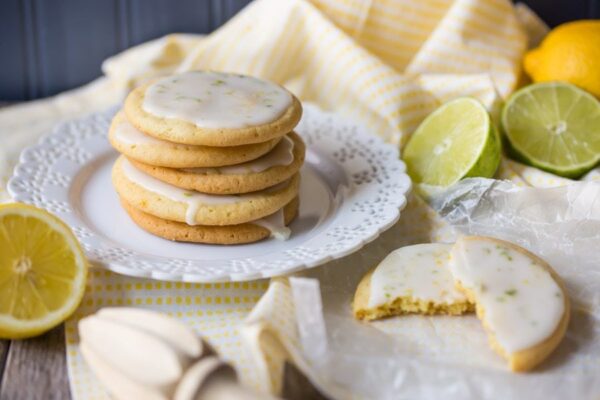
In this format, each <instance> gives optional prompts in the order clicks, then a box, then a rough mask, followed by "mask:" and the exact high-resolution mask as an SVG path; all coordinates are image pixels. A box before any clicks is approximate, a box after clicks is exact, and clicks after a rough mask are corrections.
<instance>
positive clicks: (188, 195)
mask: <svg viewBox="0 0 600 400" xmlns="http://www.w3.org/2000/svg"><path fill="white" fill-rule="evenodd" d="M183 195H184V196H185V197H192V196H193V195H194V194H193V193H190V192H183Z"/></svg>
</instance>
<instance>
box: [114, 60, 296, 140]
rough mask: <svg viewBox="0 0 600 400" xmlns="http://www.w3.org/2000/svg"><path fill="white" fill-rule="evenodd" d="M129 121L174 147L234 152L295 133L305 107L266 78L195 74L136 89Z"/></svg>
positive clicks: (130, 100)
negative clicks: (178, 145) (250, 145)
mask: <svg viewBox="0 0 600 400" xmlns="http://www.w3.org/2000/svg"><path fill="white" fill-rule="evenodd" d="M124 110H125V113H126V114H127V119H128V120H129V122H131V123H132V124H133V125H134V126H135V127H136V128H138V129H139V130H140V131H142V132H144V133H146V134H148V135H150V136H153V137H156V138H158V139H163V140H167V141H170V142H175V143H183V144H191V145H202V146H214V147H229V146H239V145H245V144H252V143H261V142H266V141H269V140H272V139H274V138H280V137H282V136H283V135H285V134H287V133H289V132H291V131H292V129H293V128H294V127H295V126H296V125H297V123H298V121H299V120H300V117H301V115H302V106H301V105H300V102H299V101H298V99H296V97H294V95H292V94H291V93H290V92H288V91H287V90H286V89H285V88H283V87H281V86H279V85H277V84H275V83H272V82H268V81H264V80H262V79H258V78H254V77H250V76H245V75H238V74H228V73H222V72H208V71H190V72H184V73H181V74H177V75H172V76H168V77H165V78H161V79H159V80H157V81H155V82H152V83H149V84H146V85H144V86H141V87H139V88H137V89H135V90H133V91H132V92H131V93H130V94H129V95H128V96H127V99H126V100H125V105H124Z"/></svg>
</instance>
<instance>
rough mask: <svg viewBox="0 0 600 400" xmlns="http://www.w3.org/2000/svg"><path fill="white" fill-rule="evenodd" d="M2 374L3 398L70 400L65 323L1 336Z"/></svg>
mask: <svg viewBox="0 0 600 400" xmlns="http://www.w3.org/2000/svg"><path fill="white" fill-rule="evenodd" d="M10 104H14V103H7V102H0V108H2V107H6V106H8V105H10ZM0 374H1V375H2V381H1V383H0V400H21V399H23V400H25V399H26V400H37V399H40V400H42V399H43V400H54V399H57V400H58V399H60V400H70V399H71V392H70V391H69V377H68V375H67V359H66V352H65V328H64V325H62V324H61V325H60V326H58V327H56V328H54V329H53V330H51V331H50V332H48V333H46V334H44V335H42V336H38V337H36V338H33V339H23V340H0Z"/></svg>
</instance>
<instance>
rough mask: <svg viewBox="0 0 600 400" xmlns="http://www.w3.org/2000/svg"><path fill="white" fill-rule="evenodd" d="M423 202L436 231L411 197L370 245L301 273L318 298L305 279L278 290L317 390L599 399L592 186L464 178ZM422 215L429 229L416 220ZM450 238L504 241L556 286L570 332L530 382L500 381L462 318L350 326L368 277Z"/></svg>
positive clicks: (599, 286)
mask: <svg viewBox="0 0 600 400" xmlns="http://www.w3.org/2000/svg"><path fill="white" fill-rule="evenodd" d="M428 203H429V205H430V206H431V207H432V208H433V209H434V210H436V211H438V213H439V215H440V216H441V218H443V219H444V221H440V220H439V217H437V216H435V215H432V214H434V213H433V211H432V210H431V209H429V210H428V209H427V206H426V205H425V204H424V203H423V202H422V201H421V200H420V199H419V198H417V197H415V196H413V197H412V198H411V199H410V202H409V206H408V208H407V209H406V210H405V211H404V213H403V216H402V217H401V220H400V221H399V223H398V224H396V225H395V226H394V227H393V228H392V229H390V230H389V231H387V232H386V233H384V234H383V235H382V237H381V238H379V239H378V240H376V241H374V242H373V243H371V244H369V245H367V246H366V247H365V248H364V249H363V250H361V251H359V252H358V253H356V254H354V255H351V256H349V257H346V258H344V259H341V260H338V261H334V262H333V263H330V264H328V265H327V267H326V268H318V269H316V270H313V271H310V272H308V273H306V274H305V278H316V279H318V280H319V282H320V289H321V290H320V292H321V296H319V293H318V286H317V285H316V284H314V283H315V282H316V280H312V279H311V280H309V281H307V280H306V279H305V278H299V279H294V278H292V279H290V281H291V282H290V287H291V290H292V292H293V298H294V303H295V308H296V311H295V316H296V321H297V323H298V335H299V340H298V344H297V346H298V347H299V348H300V353H301V357H303V358H304V361H305V362H306V363H307V365H308V366H309V367H307V369H308V373H309V375H311V376H312V377H313V379H314V380H315V381H317V382H318V384H319V386H320V387H321V388H322V390H323V391H324V392H326V393H328V394H329V395H331V396H333V397H335V398H350V397H355V398H369V399H492V398H493V399H575V398H576V399H591V398H594V399H597V398H599V397H600V183H596V182H577V183H573V184H570V185H567V186H562V187H555V188H532V187H518V186H517V185H515V184H514V183H512V182H509V181H498V180H491V179H469V180H465V181H462V182H460V183H459V184H457V185H455V186H453V187H452V188H451V189H449V190H447V191H445V192H439V193H436V194H433V195H430V197H429V198H428ZM426 214H428V216H429V217H430V218H421V217H423V216H425V215H426ZM426 221H429V222H426ZM423 224H430V226H422V225H423ZM450 226H451V227H452V228H453V229H452V228H450ZM453 231H454V232H456V234H461V233H465V234H479V235H488V236H495V237H498V238H502V239H505V240H509V241H512V242H516V243H518V244H520V245H521V246H524V247H526V248H528V249H529V250H531V251H533V252H535V253H536V254H538V255H540V256H541V257H543V258H544V259H546V260H547V261H548V262H549V263H550V264H551V265H552V266H553V267H554V268H555V269H556V271H557V272H558V273H559V274H560V275H561V276H562V278H563V279H564V281H565V283H566V285H567V288H568V293H569V296H570V299H571V301H572V305H573V307H572V308H573V310H572V315H571V324H570V326H569V329H568V332H567V335H566V337H565V339H564V340H563V342H562V343H561V344H560V346H559V347H558V348H557V349H556V351H555V352H554V353H553V354H552V355H551V356H550V358H549V359H547V360H546V361H545V362H544V363H542V364H541V365H540V366H539V367H538V368H536V369H535V370H534V371H532V372H529V373H521V374H515V373H511V372H509V371H508V369H507V367H506V365H505V363H504V361H503V360H502V359H501V358H500V357H499V356H498V355H496V354H495V353H494V352H493V351H492V350H491V349H490V348H489V347H488V344H487V338H486V336H485V333H484V331H483V328H482V327H481V324H480V323H479V321H478V320H477V318H476V317H475V316H473V315H471V316H462V317H444V316H433V317H425V316H404V317H396V318H390V319H387V320H383V321H378V322H374V323H364V322H358V321H356V320H354V319H353V317H352V315H351V310H350V305H351V300H352V296H353V294H354V290H355V288H356V285H357V283H358V281H359V280H360V278H361V277H362V275H363V274H364V273H365V272H366V271H367V270H368V269H370V268H372V267H373V266H374V265H376V264H377V262H378V261H379V260H380V259H381V258H382V257H384V256H385V255H386V254H387V253H389V251H391V250H393V249H395V248H397V247H400V246H402V245H406V244H410V243H420V242H427V241H446V242H451V241H452V240H453V238H454V232H453ZM320 303H322V304H320ZM320 310H322V318H321V311H320ZM341 388H344V389H343V390H342V389H341ZM349 393H353V395H350V394H349Z"/></svg>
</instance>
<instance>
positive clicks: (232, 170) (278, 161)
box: [183, 136, 294, 175]
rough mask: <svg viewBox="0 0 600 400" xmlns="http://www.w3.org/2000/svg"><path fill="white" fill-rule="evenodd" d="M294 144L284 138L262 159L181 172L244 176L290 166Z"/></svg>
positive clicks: (186, 169) (187, 169)
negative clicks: (276, 167) (272, 168)
mask: <svg viewBox="0 0 600 400" xmlns="http://www.w3.org/2000/svg"><path fill="white" fill-rule="evenodd" d="M293 149H294V142H293V141H292V139H290V138H288V137H287V136H285V137H284V138H283V139H281V140H280V141H279V143H277V145H276V146H275V147H274V148H273V150H271V151H270V152H268V153H267V154H265V155H264V156H262V157H259V158H257V159H256V160H252V161H248V162H245V163H242V164H237V165H228V166H225V167H218V168H184V169H183V171H186V172H193V173H196V174H207V175H216V174H224V175H244V174H251V173H258V172H263V171H266V170H267V169H269V168H271V167H275V166H286V165H290V164H291V163H292V162H293V161H294V153H293Z"/></svg>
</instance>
